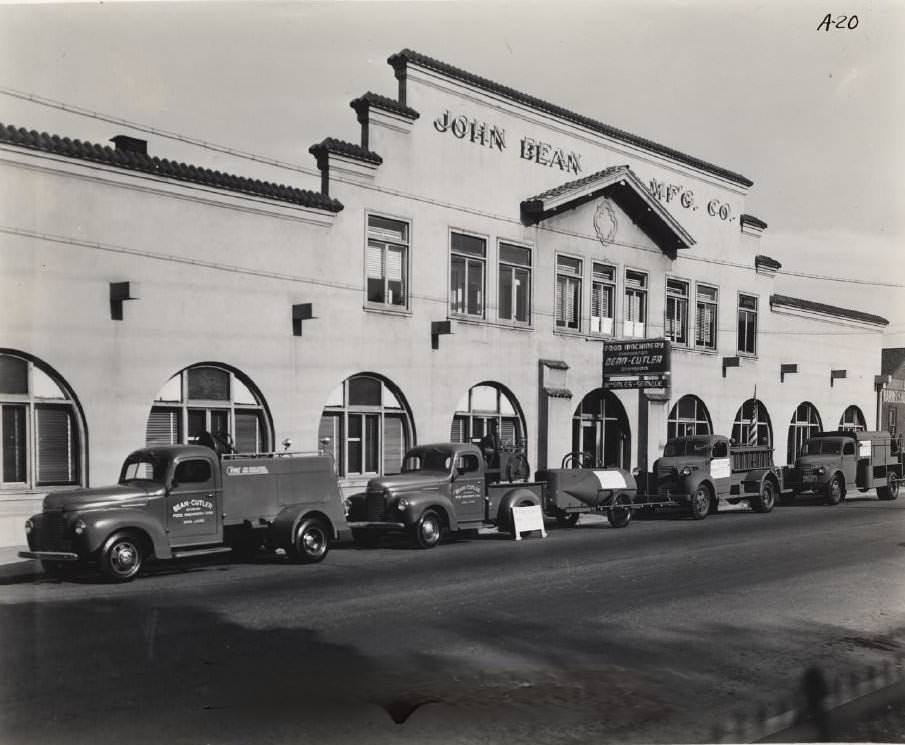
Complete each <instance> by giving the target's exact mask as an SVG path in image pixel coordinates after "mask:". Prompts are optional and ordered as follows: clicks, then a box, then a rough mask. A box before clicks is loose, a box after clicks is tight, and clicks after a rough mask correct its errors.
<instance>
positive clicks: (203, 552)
mask: <svg viewBox="0 0 905 745" xmlns="http://www.w3.org/2000/svg"><path fill="white" fill-rule="evenodd" d="M230 551H232V549H231V548H230V547H229V546H213V547H211V548H183V549H180V550H178V551H174V552H173V558H174V559H187V558H189V557H190V556H208V555H210V554H228V553H229V552H230Z"/></svg>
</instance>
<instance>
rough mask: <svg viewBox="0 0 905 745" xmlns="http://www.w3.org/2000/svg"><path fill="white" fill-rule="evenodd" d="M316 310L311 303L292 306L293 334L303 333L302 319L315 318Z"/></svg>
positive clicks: (299, 334)
mask: <svg viewBox="0 0 905 745" xmlns="http://www.w3.org/2000/svg"><path fill="white" fill-rule="evenodd" d="M314 317H315V316H314V310H313V308H312V305H311V303H298V304H296V305H293V306H292V335H293V336H301V335H302V321H310V320H312V319H313V318H314Z"/></svg>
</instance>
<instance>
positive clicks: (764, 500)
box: [751, 479, 776, 513]
mask: <svg viewBox="0 0 905 745" xmlns="http://www.w3.org/2000/svg"><path fill="white" fill-rule="evenodd" d="M774 504H776V487H775V486H774V485H773V482H772V481H770V479H764V483H763V484H761V487H760V494H758V495H757V496H756V497H754V498H753V499H752V500H751V507H752V509H753V510H754V511H755V512H764V513H766V512H769V511H770V510H772V509H773V505H774Z"/></svg>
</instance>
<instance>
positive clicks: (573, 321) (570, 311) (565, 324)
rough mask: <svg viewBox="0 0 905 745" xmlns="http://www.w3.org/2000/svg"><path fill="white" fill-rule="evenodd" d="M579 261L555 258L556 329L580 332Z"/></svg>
mask: <svg viewBox="0 0 905 745" xmlns="http://www.w3.org/2000/svg"><path fill="white" fill-rule="evenodd" d="M581 270H582V264H581V259H574V258H572V257H570V256H557V257H556V290H555V297H554V315H555V317H556V326H557V328H563V329H571V330H573V331H580V330H581Z"/></svg>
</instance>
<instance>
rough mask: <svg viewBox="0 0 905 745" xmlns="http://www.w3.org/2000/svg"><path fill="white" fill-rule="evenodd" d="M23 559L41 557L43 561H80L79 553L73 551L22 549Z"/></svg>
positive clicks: (20, 555)
mask: <svg viewBox="0 0 905 745" xmlns="http://www.w3.org/2000/svg"><path fill="white" fill-rule="evenodd" d="M19 557H20V558H22V559H40V560H41V561H78V560H79V555H78V554H74V553H72V552H71V551H20V552H19Z"/></svg>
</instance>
